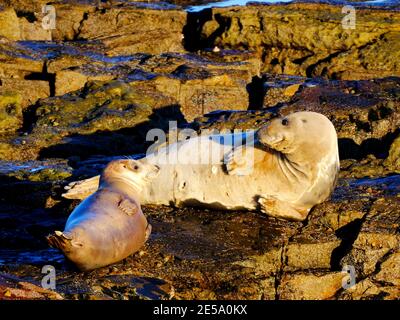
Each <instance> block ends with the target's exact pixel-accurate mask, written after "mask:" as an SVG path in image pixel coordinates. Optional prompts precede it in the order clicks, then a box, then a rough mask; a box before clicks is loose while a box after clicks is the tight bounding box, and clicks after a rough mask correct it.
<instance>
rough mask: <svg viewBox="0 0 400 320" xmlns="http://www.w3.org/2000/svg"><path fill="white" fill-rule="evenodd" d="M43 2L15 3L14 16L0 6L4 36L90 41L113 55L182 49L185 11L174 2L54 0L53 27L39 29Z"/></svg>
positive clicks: (10, 11) (42, 15)
mask: <svg viewBox="0 0 400 320" xmlns="http://www.w3.org/2000/svg"><path fill="white" fill-rule="evenodd" d="M46 3H47V2H46V1H44V2H43V1H39V2H37V3H35V4H32V5H31V6H29V5H26V4H25V5H24V4H22V3H17V4H16V6H15V7H16V10H18V12H19V13H21V14H20V16H19V17H17V14H16V13H15V11H14V9H12V8H7V9H5V10H3V11H2V13H1V15H0V26H1V28H0V29H1V30H2V32H1V33H0V35H2V36H5V37H6V38H9V39H10V40H30V41H31V40H39V41H46V40H55V41H64V40H68V41H70V40H96V41H100V42H101V43H103V44H104V45H105V46H106V48H107V50H106V51H107V53H108V54H109V55H114V56H116V55H126V54H132V53H136V52H147V53H154V54H158V53H162V52H183V51H184V49H183V46H182V39H183V35H182V30H183V27H184V25H185V24H186V12H185V11H183V10H180V9H179V7H177V6H174V5H169V4H166V3H164V4H163V3H158V4H156V3H154V4H151V5H145V4H140V3H134V2H132V3H129V2H124V3H120V4H115V5H111V6H106V7H103V8H97V7H96V4H94V3H92V4H90V3H88V2H86V3H85V2H83V1H72V2H69V3H66V2H63V1H54V2H52V3H51V6H53V7H54V9H55V11H56V23H55V26H56V28H55V29H54V30H45V29H44V28H43V27H42V19H43V18H44V16H45V14H43V13H42V5H44V4H46ZM1 17H3V18H1ZM27 17H28V19H27ZM3 21H4V22H3ZM20 30H21V32H20ZM138 30H139V31H138ZM154 39H157V45H154Z"/></svg>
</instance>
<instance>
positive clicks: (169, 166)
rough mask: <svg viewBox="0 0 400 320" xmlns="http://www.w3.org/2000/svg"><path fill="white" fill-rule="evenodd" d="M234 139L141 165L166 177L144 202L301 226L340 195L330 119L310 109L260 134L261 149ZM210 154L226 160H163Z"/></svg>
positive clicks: (71, 194)
mask: <svg viewBox="0 0 400 320" xmlns="http://www.w3.org/2000/svg"><path fill="white" fill-rule="evenodd" d="M226 136H227V135H219V136H218V135H217V136H198V137H195V138H192V139H189V140H185V141H180V142H177V143H174V144H170V145H168V146H166V147H165V148H163V149H161V150H160V151H159V152H157V153H153V154H149V155H147V156H146V157H145V158H143V160H139V161H150V162H152V163H156V164H158V165H159V167H160V175H159V176H158V177H157V178H156V179H154V180H153V181H152V183H150V184H148V185H147V186H145V187H144V188H143V192H142V193H141V199H140V200H141V203H142V204H156V205H157V204H158V205H160V204H161V205H170V204H173V205H175V206H177V207H180V206H202V207H209V208H215V209H222V210H242V209H243V210H261V211H262V212H264V213H266V214H268V215H271V216H274V217H278V218H284V219H289V220H298V221H301V220H304V219H305V218H306V217H307V214H308V213H309V211H310V210H311V208H312V207H313V206H314V205H316V204H318V203H321V202H323V201H325V200H326V199H327V198H328V197H329V196H330V194H331V193H332V191H333V189H334V186H335V183H336V178H337V175H338V172H339V167H340V162H339V151H338V144H337V135H336V131H335V128H334V126H333V124H332V123H331V122H330V120H329V119H328V118H327V117H325V116H324V115H322V114H319V113H315V112H307V111H302V112H296V113H292V114H290V115H288V116H285V117H280V118H275V119H273V120H271V121H270V122H269V123H268V124H266V125H265V126H263V127H262V128H260V129H259V130H257V131H256V132H255V135H254V132H253V135H252V136H253V137H254V144H250V145H241V146H237V147H235V148H233V149H232V145H227V144H224V143H221V142H220V140H221V139H219V138H226ZM249 136H251V134H247V136H245V137H244V139H248V138H249ZM250 138H251V137H250ZM222 140H224V139H222ZM227 140H229V139H227ZM225 141H226V140H225ZM210 150H212V151H211V153H213V155H215V154H217V156H219V158H218V160H219V162H218V163H208V164H200V163H198V162H197V163H196V162H195V163H190V161H189V162H188V163H186V164H182V162H177V163H165V162H164V163H163V161H162V159H165V155H166V154H168V155H171V154H172V155H174V154H175V155H177V156H178V158H180V159H186V160H187V159H192V158H196V157H197V156H200V155H202V154H207V152H209V153H210ZM172 158H174V157H172ZM97 183H98V178H97V177H94V178H91V179H88V180H84V181H82V182H77V183H72V184H71V185H70V186H69V190H68V191H67V193H66V194H64V196H65V197H66V198H80V197H84V196H86V195H87V194H90V193H91V192H93V190H95V189H96V187H97Z"/></svg>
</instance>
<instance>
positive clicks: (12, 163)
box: [0, 0, 400, 300]
mask: <svg viewBox="0 0 400 320" xmlns="http://www.w3.org/2000/svg"><path fill="white" fill-rule="evenodd" d="M46 3H47V1H41V0H30V1H23V0H18V1H12V5H11V4H10V2H9V1H5V0H0V198H1V203H0V299H267V300H273V299H355V300H357V299H399V297H400V289H399V288H400V130H399V127H400V11H399V10H398V4H397V3H396V1H388V2H387V3H386V4H384V5H380V6H374V5H368V3H363V4H361V3H354V2H343V1H342V2H340V3H336V1H331V2H329V1H325V2H316V1H308V2H292V3H286V4H284V3H280V4H270V5H268V4H260V3H257V4H249V5H247V6H235V7H218V8H205V9H203V10H193V7H190V8H192V9H191V10H189V9H188V7H187V6H188V3H187V2H185V1H170V2H168V3H164V2H159V1H154V2H152V1H150V2H146V3H139V2H129V1H113V3H112V4H110V3H104V4H100V5H99V4H97V1H53V2H52V6H53V7H54V8H55V10H56V13H57V20H56V29H54V30H46V29H44V28H43V18H44V16H45V14H43V13H42V6H43V5H44V4H46ZM203 4H204V2H203ZM346 4H347V5H354V7H355V9H356V27H355V29H343V26H342V19H343V17H344V15H345V14H344V13H342V7H343V6H344V5H346ZM189 5H191V3H189ZM299 110H310V111H316V112H320V113H323V114H325V115H326V116H328V117H329V119H330V120H331V121H332V122H333V124H334V125H335V128H336V130H337V133H338V137H339V148H340V158H341V172H340V178H339V181H338V185H337V188H336V189H335V192H334V194H333V195H332V198H331V199H330V200H329V201H327V202H325V203H323V204H320V205H318V206H316V207H315V208H314V209H313V210H312V212H311V213H310V215H309V217H308V219H307V220H306V221H305V222H302V223H300V222H288V221H281V220H277V219H275V218H271V217H267V216H264V215H263V214H261V213H257V212H218V211H210V210H205V209H199V208H187V209H176V208H172V207H145V208H144V210H143V211H144V213H145V215H146V216H147V217H148V219H149V221H150V223H151V224H152V225H153V232H152V235H151V238H150V240H149V241H148V243H147V244H146V245H145V247H144V248H143V249H142V250H141V251H140V252H139V253H137V254H135V255H133V256H131V257H129V258H127V259H126V260H124V261H122V262H121V263H119V264H116V265H113V266H110V267H106V268H102V269H98V270H96V271H93V272H90V273H80V272H78V271H77V270H76V269H74V267H73V266H71V265H70V264H69V263H68V262H67V261H65V259H64V258H63V256H62V255H61V254H60V253H59V252H57V251H56V250H53V249H50V248H49V247H48V246H47V243H46V241H45V236H46V235H47V234H49V233H50V232H52V231H54V230H58V229H62V228H63V226H64V223H65V220H66V218H67V217H68V215H69V213H70V212H71V211H72V209H73V208H74V207H75V206H76V205H77V204H78V201H71V200H67V199H64V198H62V197H61V194H62V193H63V188H64V186H65V185H66V184H68V183H69V182H71V181H75V180H79V179H83V178H88V177H91V176H93V175H96V174H98V173H99V172H100V170H101V169H102V168H103V167H104V165H105V164H106V163H107V162H108V161H109V160H111V159H114V158H119V157H123V156H126V155H133V154H140V153H143V152H145V151H146V149H147V147H148V146H149V145H150V144H151V143H152V142H151V141H146V133H147V131H148V130H149V129H152V128H161V129H163V130H165V131H167V130H168V128H169V121H170V120H171V121H177V125H178V127H179V128H192V129H195V130H197V131H198V132H199V133H201V132H202V131H203V130H206V129H218V130H221V131H223V130H235V129H249V128H259V127H261V126H262V125H264V124H265V123H266V122H268V120H269V119H271V118H272V117H274V116H277V115H285V114H289V113H291V112H294V111H299ZM45 265H52V266H54V267H55V269H56V272H57V286H56V289H55V290H50V289H44V288H42V286H41V281H42V278H43V277H44V276H45V274H42V267H43V266H45ZM349 268H350V269H351V270H352V272H353V273H352V274H354V278H355V284H354V286H352V287H351V288H348V287H347V286H346V285H343V283H344V282H345V280H346V278H345V277H346V275H348V274H347V273H346V270H349ZM346 288H347V289H346Z"/></svg>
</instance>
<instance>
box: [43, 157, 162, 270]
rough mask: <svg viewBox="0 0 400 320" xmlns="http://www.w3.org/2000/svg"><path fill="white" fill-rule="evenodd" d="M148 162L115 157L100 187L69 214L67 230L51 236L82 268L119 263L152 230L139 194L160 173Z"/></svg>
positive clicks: (104, 174) (140, 244) (50, 242)
mask: <svg viewBox="0 0 400 320" xmlns="http://www.w3.org/2000/svg"><path fill="white" fill-rule="evenodd" d="M158 171H159V168H158V167H156V166H155V165H152V164H149V163H146V162H145V161H140V162H139V161H135V160H115V161H112V162H110V163H109V164H108V165H107V167H106V168H105V169H104V171H103V173H102V175H101V177H100V187H99V189H98V190H97V191H96V192H95V193H93V194H92V195H91V196H89V197H88V198H86V199H85V200H84V201H83V202H82V203H81V204H79V205H78V206H77V207H76V208H75V209H74V211H73V212H72V213H71V215H70V216H69V218H68V220H67V223H66V226H65V230H64V232H61V231H55V233H54V234H53V235H50V236H48V237H47V240H48V242H49V244H50V246H52V247H55V248H58V249H60V250H61V251H62V252H63V253H64V254H65V256H66V257H67V258H68V259H69V260H71V261H72V262H73V263H75V264H76V266H77V267H78V268H79V269H80V270H82V271H88V270H92V269H95V268H99V267H103V266H106V265H109V264H112V263H115V262H118V261H120V260H122V259H124V258H126V257H128V256H129V255H131V254H133V253H134V252H136V251H138V250H139V249H140V248H141V247H142V246H143V244H144V243H145V242H146V240H147V239H148V237H149V235H150V233H151V225H150V224H148V223H147V220H146V217H145V216H144V215H143V212H142V210H141V206H140V203H139V201H138V195H139V193H140V192H141V189H142V188H143V186H145V185H146V184H147V183H149V181H150V180H151V179H152V178H154V177H155V176H156V175H157V174H158Z"/></svg>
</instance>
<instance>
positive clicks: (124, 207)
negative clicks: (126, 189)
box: [118, 197, 139, 216]
mask: <svg viewBox="0 0 400 320" xmlns="http://www.w3.org/2000/svg"><path fill="white" fill-rule="evenodd" d="M118 208H120V209H121V211H122V212H124V213H126V214H127V215H128V216H133V215H134V214H136V213H137V212H138V210H139V208H138V206H137V204H136V203H135V202H133V201H131V200H130V199H128V198H122V197H121V199H120V200H119V202H118Z"/></svg>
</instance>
